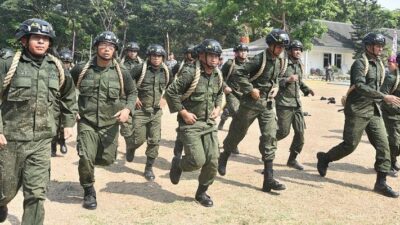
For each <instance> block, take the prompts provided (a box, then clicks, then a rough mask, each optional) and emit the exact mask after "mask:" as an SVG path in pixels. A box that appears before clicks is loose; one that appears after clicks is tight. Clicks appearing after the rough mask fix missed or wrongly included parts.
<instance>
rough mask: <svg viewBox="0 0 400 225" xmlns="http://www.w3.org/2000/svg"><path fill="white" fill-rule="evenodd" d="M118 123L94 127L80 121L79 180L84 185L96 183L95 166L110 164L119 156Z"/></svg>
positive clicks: (88, 185)
mask: <svg viewBox="0 0 400 225" xmlns="http://www.w3.org/2000/svg"><path fill="white" fill-rule="evenodd" d="M118 128H119V126H118V124H115V125H111V126H107V127H101V128H99V127H94V126H91V125H89V124H88V123H86V122H84V121H82V120H81V121H79V123H78V155H79V166H78V172H79V182H80V184H81V185H82V187H90V186H92V185H93V184H94V182H95V179H94V166H95V165H101V166H108V165H110V164H112V163H113V162H114V161H115V159H116V157H117V147H118Z"/></svg>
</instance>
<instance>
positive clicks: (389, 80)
mask: <svg viewBox="0 0 400 225" xmlns="http://www.w3.org/2000/svg"><path fill="white" fill-rule="evenodd" d="M395 83H396V76H394V75H392V74H389V75H387V76H385V80H384V81H383V84H382V86H381V88H380V91H381V92H382V93H383V94H387V95H388V94H390V92H391V91H392V89H393V86H394V85H395Z"/></svg>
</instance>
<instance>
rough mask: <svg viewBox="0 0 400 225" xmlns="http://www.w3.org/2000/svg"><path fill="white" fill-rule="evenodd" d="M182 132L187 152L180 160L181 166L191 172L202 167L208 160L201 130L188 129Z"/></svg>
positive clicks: (184, 147) (183, 169)
mask: <svg viewBox="0 0 400 225" xmlns="http://www.w3.org/2000/svg"><path fill="white" fill-rule="evenodd" d="M180 132H181V134H180V135H181V137H182V142H183V149H184V152H185V154H184V155H183V156H182V160H181V161H180V168H181V169H182V171H185V172H191V171H195V170H198V169H200V168H202V167H203V165H204V163H205V162H206V157H205V153H204V147H203V135H202V134H201V130H200V129H199V130H197V129H188V130H186V131H180Z"/></svg>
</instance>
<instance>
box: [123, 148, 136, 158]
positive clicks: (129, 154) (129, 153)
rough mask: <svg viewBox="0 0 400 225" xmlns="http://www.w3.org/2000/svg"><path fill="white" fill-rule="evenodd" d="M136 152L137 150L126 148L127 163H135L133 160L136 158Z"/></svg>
mask: <svg viewBox="0 0 400 225" xmlns="http://www.w3.org/2000/svg"><path fill="white" fill-rule="evenodd" d="M135 150H136V149H133V148H131V147H128V146H127V147H126V155H125V158H126V161H128V162H132V161H133V159H134V158H135Z"/></svg>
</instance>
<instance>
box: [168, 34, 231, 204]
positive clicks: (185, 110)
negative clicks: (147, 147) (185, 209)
mask: <svg viewBox="0 0 400 225" xmlns="http://www.w3.org/2000/svg"><path fill="white" fill-rule="evenodd" d="M221 53H222V48H221V45H220V44H219V43H218V42H217V41H215V40H212V39H206V40H204V41H203V43H202V44H201V45H200V53H199V54H200V55H199V60H197V61H196V63H195V66H185V67H184V68H183V70H182V73H181V76H179V77H178V78H177V79H176V80H175V81H174V82H173V83H172V84H171V86H170V87H169V88H168V89H167V92H166V99H167V102H168V106H169V109H170V111H171V113H174V112H178V122H179V127H178V129H177V130H178V136H179V137H180V140H181V141H182V142H183V145H184V151H185V155H184V156H183V157H182V159H181V158H180V156H174V158H173V159H172V165H171V170H170V179H171V182H172V183H173V184H178V182H179V180H180V176H181V174H182V171H188V172H189V171H195V170H198V169H201V172H200V176H199V186H198V188H197V191H196V194H195V199H196V201H198V202H199V203H200V204H201V205H202V206H205V207H211V206H213V201H212V200H211V198H210V196H209V195H207V193H206V191H207V189H208V187H209V186H210V185H211V184H212V183H213V182H214V179H215V176H216V174H217V161H218V137H217V128H216V126H215V118H217V116H218V115H219V112H220V109H221V103H222V82H223V78H222V74H221V72H220V71H219V70H218V69H217V67H218V62H219V56H220V55H221Z"/></svg>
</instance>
